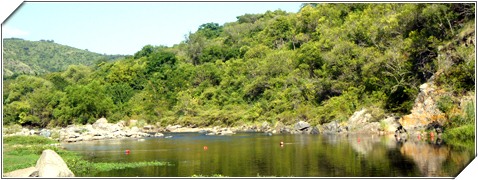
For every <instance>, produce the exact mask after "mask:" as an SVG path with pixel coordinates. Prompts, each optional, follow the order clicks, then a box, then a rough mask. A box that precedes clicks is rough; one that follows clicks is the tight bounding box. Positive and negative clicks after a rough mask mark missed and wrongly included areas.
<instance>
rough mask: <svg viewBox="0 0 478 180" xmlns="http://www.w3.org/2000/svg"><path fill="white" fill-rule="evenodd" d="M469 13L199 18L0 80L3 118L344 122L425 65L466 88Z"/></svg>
mask: <svg viewBox="0 0 478 180" xmlns="http://www.w3.org/2000/svg"><path fill="white" fill-rule="evenodd" d="M474 17H475V5H474V4H459V3H452V4H438V3H433V4H411V3H385V4H380V3H373V4H361V3H357V4H342V3H341V4H328V3H325V4H304V6H303V7H302V8H301V10H300V11H299V12H297V13H287V12H284V11H280V10H278V11H268V12H265V13H263V14H245V15H242V16H239V17H237V21H235V22H230V23H226V24H224V25H219V24H217V23H207V22H205V24H203V25H201V26H200V27H199V28H198V30H197V32H195V33H191V34H189V35H187V38H186V39H185V40H184V41H183V42H181V43H180V44H178V45H175V46H174V47H161V46H160V47H155V46H151V45H146V46H144V48H143V49H142V50H141V51H139V52H137V53H136V54H135V55H134V57H128V58H127V59H124V60H119V61H115V62H106V63H101V64H98V66H95V68H92V67H86V66H70V67H68V68H67V70H66V71H62V72H56V73H50V74H44V75H42V76H29V75H22V76H18V77H17V78H16V79H12V80H9V81H5V82H4V94H3V97H4V102H3V103H4V119H3V123H4V124H10V123H17V124H24V125H25V124H32V125H38V126H48V125H50V126H66V125H69V124H73V123H80V124H85V123H92V122H94V121H95V120H96V119H98V118H101V117H106V118H107V119H108V120H109V121H112V122H115V121H119V120H128V119H138V120H142V121H145V122H147V123H151V124H155V123H157V124H160V125H164V126H165V125H168V124H181V125H184V126H216V125H220V126H240V125H242V124H247V123H256V122H263V121H267V122H270V123H277V122H282V123H284V124H286V125H287V124H293V123H295V122H297V121H298V120H304V121H307V122H310V123H311V124H313V125H314V124H323V123H327V122H331V121H334V120H338V121H346V120H347V119H348V118H349V117H350V116H351V115H352V114H353V113H354V112H355V111H357V110H360V109H361V108H368V109H371V110H372V111H373V112H372V114H373V116H374V118H375V119H380V118H383V117H385V116H386V115H392V114H393V115H403V114H407V113H409V111H410V110H411V108H412V106H413V104H414V101H415V99H416V97H417V94H418V92H419V86H420V85H421V84H423V83H425V82H427V81H428V80H429V79H430V78H432V76H433V75H435V76H434V77H435V79H436V81H437V82H436V83H437V85H439V86H440V88H443V89H445V90H447V91H450V92H453V94H454V96H456V97H459V96H463V95H465V94H467V93H470V92H471V93H474V89H475V81H474V80H475V73H474V70H475V68H474V66H475V59H474V57H475V44H474V42H473V41H474V37H475V30H474V27H475V22H474ZM144 28H147V27H144ZM11 41H14V40H11ZM21 42H24V41H21ZM37 43H39V44H46V43H48V42H37ZM6 44H7V45H8V43H6ZM52 44H53V43H52ZM20 47H21V46H20ZM22 48H23V47H22ZM22 48H15V49H16V51H15V52H17V51H21V54H23V55H24V56H22V57H24V58H25V59H29V61H25V64H27V65H28V67H30V68H32V69H33V70H35V71H37V70H38V69H40V70H42V69H44V70H43V72H47V71H51V70H50V69H47V68H46V67H45V68H41V67H44V66H40V65H39V64H38V63H35V64H38V65H37V66H34V65H32V63H30V64H28V63H27V62H30V61H31V62H39V61H41V58H39V57H40V55H38V56H26V53H27V52H29V51H30V49H33V48H29V49H27V50H25V49H22ZM18 49H20V50H18ZM48 51H50V52H51V51H53V49H49V50H48ZM6 53H7V54H8V53H9V52H6ZM10 53H11V52H10ZM19 53H20V52H17V54H19ZM49 54H55V53H49ZM9 56H11V55H8V56H7V55H6V57H7V59H8V57H9ZM55 56H57V55H56V54H55V55H54V57H55ZM85 56H86V55H85ZM30 57H34V58H30ZM33 59H36V60H33ZM58 59H61V58H58ZM86 59H92V60H94V59H95V58H86ZM89 62H94V61H89ZM51 65H52V66H54V63H53V62H52V63H51ZM19 66H20V65H19ZM65 66H66V63H65ZM8 67H10V66H7V68H8ZM21 67H23V66H21ZM55 67H56V68H55V70H62V69H61V68H64V66H61V67H59V66H55ZM38 71H39V70H38ZM437 72H440V73H437ZM453 103H455V105H456V104H457V102H450V103H449V104H453ZM450 109H451V108H450ZM470 117H471V116H470ZM467 122H470V121H467Z"/></svg>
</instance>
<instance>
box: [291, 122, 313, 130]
mask: <svg viewBox="0 0 478 180" xmlns="http://www.w3.org/2000/svg"><path fill="white" fill-rule="evenodd" d="M309 127H310V124H309V123H307V122H304V121H299V122H298V123H296V124H295V125H294V129H295V130H298V131H303V130H305V129H307V128H309Z"/></svg>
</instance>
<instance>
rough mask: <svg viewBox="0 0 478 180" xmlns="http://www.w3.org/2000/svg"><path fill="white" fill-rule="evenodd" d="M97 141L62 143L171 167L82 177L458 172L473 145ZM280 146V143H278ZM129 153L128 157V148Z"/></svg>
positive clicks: (90, 156) (262, 139) (94, 156)
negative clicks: (164, 162)
mask: <svg viewBox="0 0 478 180" xmlns="http://www.w3.org/2000/svg"><path fill="white" fill-rule="evenodd" d="M165 136H172V137H170V138H145V140H144V141H138V140H136V139H120V140H102V141H89V142H79V143H68V144H63V146H64V147H65V148H66V149H67V150H70V151H75V152H79V153H80V154H82V155H84V156H85V158H86V159H87V160H89V161H94V162H140V161H166V162H169V163H171V164H172V165H171V166H153V167H141V168H129V169H123V170H113V171H106V172H99V173H96V174H83V175H77V176H93V177H190V176H193V175H202V176H212V175H214V174H220V175H222V176H228V177H258V176H260V177H270V176H272V177H430V176H438V177H455V176H457V175H458V173H459V172H461V170H462V169H463V168H464V167H465V166H466V165H467V164H468V163H470V162H471V160H472V159H473V158H474V152H473V150H471V151H470V150H469V149H468V150H467V149H463V148H454V147H451V146H447V145H446V144H445V143H436V142H435V141H413V142H412V141H407V142H397V141H396V140H395V139H394V138H393V136H372V135H350V136H346V135H272V136H267V135H266V134H264V133H238V134H235V135H232V136H206V135H203V134H199V133H170V134H167V133H166V134H165ZM281 142H283V143H284V144H283V145H282V146H281V145H280V143H281ZM126 150H129V154H127V153H125V151H126Z"/></svg>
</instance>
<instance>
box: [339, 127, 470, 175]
mask: <svg viewBox="0 0 478 180" xmlns="http://www.w3.org/2000/svg"><path fill="white" fill-rule="evenodd" d="M347 140H348V144H349V145H350V147H352V149H353V150H354V151H355V152H356V153H358V154H359V155H361V156H363V157H365V158H364V159H367V160H371V161H375V160H373V159H374V158H375V159H378V158H384V159H386V160H387V161H384V160H382V162H386V163H385V164H384V166H389V168H390V174H389V175H390V176H405V177H406V176H417V175H418V176H444V177H450V176H456V175H457V173H459V172H460V171H461V170H462V169H463V168H464V167H465V166H466V165H464V164H466V162H469V161H470V158H469V157H468V156H466V155H467V154H468V153H465V152H463V153H458V152H454V151H452V150H451V148H450V147H449V146H446V145H444V144H443V141H440V140H438V141H434V142H433V143H428V142H425V141H415V140H408V141H407V140H401V141H397V140H396V139H395V138H393V137H373V136H371V137H370V136H365V137H360V136H350V137H348V138H347ZM384 146H385V147H386V148H383V147H384ZM467 157H468V158H467Z"/></svg>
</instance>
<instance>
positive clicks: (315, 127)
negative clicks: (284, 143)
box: [309, 126, 320, 134]
mask: <svg viewBox="0 0 478 180" xmlns="http://www.w3.org/2000/svg"><path fill="white" fill-rule="evenodd" d="M309 129H310V128H309ZM319 133H320V132H319V129H318V128H317V126H314V127H312V129H311V130H310V132H309V134H319Z"/></svg>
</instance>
